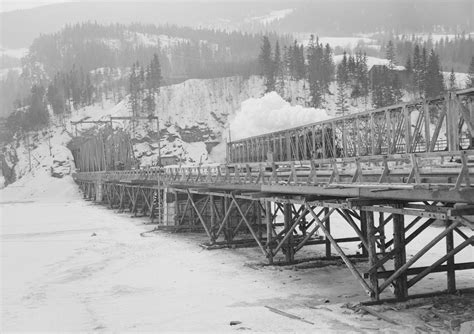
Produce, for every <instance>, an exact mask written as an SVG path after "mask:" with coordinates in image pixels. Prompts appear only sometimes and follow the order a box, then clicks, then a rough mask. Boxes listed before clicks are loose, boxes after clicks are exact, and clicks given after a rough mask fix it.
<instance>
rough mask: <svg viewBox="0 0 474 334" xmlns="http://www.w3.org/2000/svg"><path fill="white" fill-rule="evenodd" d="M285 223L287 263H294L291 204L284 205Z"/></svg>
mask: <svg viewBox="0 0 474 334" xmlns="http://www.w3.org/2000/svg"><path fill="white" fill-rule="evenodd" d="M283 208H284V210H283V221H284V224H285V238H286V245H285V246H286V247H285V257H286V261H287V262H293V260H294V259H295V258H294V249H293V231H292V230H291V231H290V229H291V204H289V203H284V204H283Z"/></svg>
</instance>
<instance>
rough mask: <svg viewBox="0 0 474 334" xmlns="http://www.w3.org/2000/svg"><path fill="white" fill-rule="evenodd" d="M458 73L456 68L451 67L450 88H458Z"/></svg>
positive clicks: (452, 89)
mask: <svg viewBox="0 0 474 334" xmlns="http://www.w3.org/2000/svg"><path fill="white" fill-rule="evenodd" d="M456 89H457V87H456V74H454V68H451V73H450V74H449V90H450V91H454V90H456Z"/></svg>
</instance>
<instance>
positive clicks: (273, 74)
mask: <svg viewBox="0 0 474 334" xmlns="http://www.w3.org/2000/svg"><path fill="white" fill-rule="evenodd" d="M282 49H283V50H281V48H280V43H279V42H278V41H276V42H275V46H274V48H273V47H272V45H271V41H270V39H269V38H268V37H267V36H264V37H263V38H262V45H261V47H260V54H259V65H260V74H261V75H262V76H263V77H264V84H265V92H270V91H275V90H276V91H277V92H278V93H279V94H280V95H282V96H283V95H284V89H285V78H287V77H288V78H291V79H293V80H302V79H306V80H307V81H308V82H309V90H310V96H311V101H310V105H311V106H312V107H315V108H318V107H321V106H322V103H323V97H324V95H325V94H327V93H328V90H329V83H330V81H331V80H332V76H333V74H334V70H335V66H334V62H333V58H332V49H331V47H330V46H329V44H326V46H323V44H322V43H319V40H318V39H317V38H316V39H315V37H314V36H313V35H311V38H310V42H309V46H308V48H307V49H306V50H305V48H304V46H303V45H302V44H299V43H298V42H297V41H296V40H295V41H294V42H293V43H292V44H291V45H284V46H283V48H282Z"/></svg>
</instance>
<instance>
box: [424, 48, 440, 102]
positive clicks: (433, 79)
mask: <svg viewBox="0 0 474 334" xmlns="http://www.w3.org/2000/svg"><path fill="white" fill-rule="evenodd" d="M443 91H444V80H443V74H442V73H441V68H440V65H439V58H438V55H436V53H435V52H434V50H431V52H430V56H429V59H428V65H427V68H426V74H425V96H426V97H436V96H438V95H440V94H442V93H443Z"/></svg>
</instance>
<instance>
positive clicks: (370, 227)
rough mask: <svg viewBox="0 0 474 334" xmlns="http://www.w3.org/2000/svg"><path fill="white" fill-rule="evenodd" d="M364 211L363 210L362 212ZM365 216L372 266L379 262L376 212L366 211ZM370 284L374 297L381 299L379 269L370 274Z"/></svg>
mask: <svg viewBox="0 0 474 334" xmlns="http://www.w3.org/2000/svg"><path fill="white" fill-rule="evenodd" d="M361 213H362V212H361ZM365 218H366V222H367V243H368V245H369V249H368V253H369V267H370V268H372V267H373V266H374V265H375V264H376V263H377V250H376V247H375V245H376V240H375V233H376V229H375V226H374V213H373V212H372V211H366V212H365ZM369 280H370V285H371V288H372V291H373V293H374V295H373V296H371V297H372V299H374V300H379V280H378V277H377V270H375V271H373V272H371V273H370V274H369Z"/></svg>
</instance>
